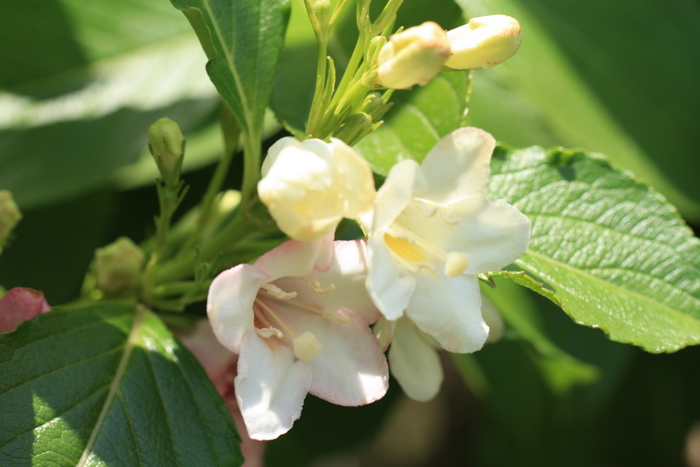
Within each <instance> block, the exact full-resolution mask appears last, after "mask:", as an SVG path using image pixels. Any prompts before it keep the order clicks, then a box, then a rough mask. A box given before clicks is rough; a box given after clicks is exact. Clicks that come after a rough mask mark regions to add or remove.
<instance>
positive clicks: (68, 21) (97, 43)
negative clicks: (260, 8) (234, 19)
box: [0, 0, 219, 211]
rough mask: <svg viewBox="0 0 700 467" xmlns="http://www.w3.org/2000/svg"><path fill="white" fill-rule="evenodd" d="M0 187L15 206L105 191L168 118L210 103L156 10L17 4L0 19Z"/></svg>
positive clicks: (187, 125) (184, 27)
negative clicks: (2, 44)
mask: <svg viewBox="0 0 700 467" xmlns="http://www.w3.org/2000/svg"><path fill="white" fill-rule="evenodd" d="M3 39H4V42H5V43H11V44H13V47H4V48H2V50H0V87H2V90H0V108H2V109H3V110H4V111H3V112H2V113H0V167H2V170H1V171H0V186H2V187H3V188H5V189H9V190H11V191H12V192H13V193H14V195H15V199H16V200H17V202H18V204H19V205H20V207H21V208H22V209H23V210H25V211H26V210H28V209H30V208H32V209H33V208H36V207H39V206H42V205H46V204H50V203H56V202H58V201H61V200H65V199H67V198H71V197H75V196H78V195H80V194H82V193H85V192H87V191H90V190H95V189H97V188H104V186H105V184H106V182H107V180H108V179H109V177H110V176H111V175H112V173H113V171H114V170H115V169H117V168H119V167H122V166H126V165H128V164H131V163H132V162H134V161H135V160H136V159H137V158H138V156H139V155H140V154H141V153H142V152H143V151H144V150H145V148H146V130H147V129H148V126H149V125H150V124H151V123H153V121H155V120H156V119H158V118H160V117H162V116H164V115H168V116H169V117H170V118H172V119H174V120H176V121H177V122H178V123H179V124H180V126H181V127H182V129H183V132H185V136H186V137H189V136H191V135H192V132H193V131H194V130H196V129H198V128H200V127H201V126H203V125H205V124H207V123H208V122H210V121H211V120H212V119H213V118H214V117H215V115H217V113H216V110H217V108H218V105H219V103H218V100H217V99H216V90H215V89H214V88H213V86H212V85H211V82H210V81H209V79H208V77H207V75H206V73H205V71H204V69H203V68H204V64H205V60H204V57H203V56H202V52H201V49H200V47H199V45H198V44H197V40H196V37H195V35H194V34H193V33H192V31H191V29H190V28H189V25H188V24H187V23H186V22H185V21H184V20H183V19H182V16H181V15H180V14H179V13H178V12H177V11H176V10H174V9H173V8H172V7H171V6H170V5H168V4H167V3H165V4H162V3H160V2H150V3H149V4H148V5H144V4H143V3H142V2H135V1H131V0H129V1H124V2H108V3H103V2H97V3H96V2H87V1H85V0H62V1H57V0H46V1H44V0H28V1H27V2H18V3H16V4H13V6H12V7H10V8H6V9H5V10H4V11H3V15H2V18H0V40H3Z"/></svg>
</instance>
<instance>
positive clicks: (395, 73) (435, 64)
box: [377, 21, 450, 89]
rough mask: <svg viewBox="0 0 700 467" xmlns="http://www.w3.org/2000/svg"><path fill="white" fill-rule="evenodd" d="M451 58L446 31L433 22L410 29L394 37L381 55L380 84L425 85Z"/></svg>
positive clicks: (379, 63) (393, 86)
mask: <svg viewBox="0 0 700 467" xmlns="http://www.w3.org/2000/svg"><path fill="white" fill-rule="evenodd" d="M449 56H450V42H449V41H448V40H447V35H446V34H445V31H444V30H443V29H442V28H441V27H440V26H439V25H438V24H437V23H433V22H430V21H428V22H425V23H423V24H421V25H420V26H415V27H412V28H408V29H406V30H405V31H402V32H400V33H398V34H394V35H393V36H391V38H390V40H389V42H387V43H386V44H385V45H384V47H382V49H381V50H380V52H379V56H378V58H377V62H378V65H379V68H378V69H377V82H378V83H379V84H380V85H381V86H384V87H385V88H390V89H407V88H410V87H411V86H413V85H416V84H420V85H421V86H422V85H425V84H427V83H428V82H429V81H430V80H431V79H433V78H434V77H435V76H436V75H437V74H438V73H439V72H440V70H441V69H442V66H443V65H444V64H445V61H446V60H447V59H448V58H449Z"/></svg>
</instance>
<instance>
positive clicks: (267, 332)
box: [255, 327, 284, 339]
mask: <svg viewBox="0 0 700 467" xmlns="http://www.w3.org/2000/svg"><path fill="white" fill-rule="evenodd" d="M255 332H256V333H257V334H258V336H260V337H262V338H263V339H269V338H270V337H272V336H275V337H276V338H278V339H282V336H283V335H284V334H282V331H280V330H279V329H277V328H273V327H269V328H262V329H258V328H255Z"/></svg>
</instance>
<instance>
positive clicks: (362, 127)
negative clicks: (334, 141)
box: [333, 113, 374, 146]
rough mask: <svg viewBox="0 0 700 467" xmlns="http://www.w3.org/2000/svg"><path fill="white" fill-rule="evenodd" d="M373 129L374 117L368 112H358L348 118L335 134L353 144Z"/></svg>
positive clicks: (350, 144)
mask: <svg viewBox="0 0 700 467" xmlns="http://www.w3.org/2000/svg"><path fill="white" fill-rule="evenodd" d="M373 129H374V124H373V123H372V117H370V116H369V115H367V114H366V113H356V114H353V115H351V116H350V117H349V118H347V119H346V120H345V122H344V123H343V125H342V126H341V127H340V128H339V129H338V131H336V132H335V134H334V135H333V136H334V137H336V138H338V139H339V140H341V141H343V142H345V143H346V144H348V145H349V146H353V145H354V144H357V142H359V141H360V140H361V139H362V138H364V137H365V136H367V135H368V134H369V133H370V132H371V131H372V130H373Z"/></svg>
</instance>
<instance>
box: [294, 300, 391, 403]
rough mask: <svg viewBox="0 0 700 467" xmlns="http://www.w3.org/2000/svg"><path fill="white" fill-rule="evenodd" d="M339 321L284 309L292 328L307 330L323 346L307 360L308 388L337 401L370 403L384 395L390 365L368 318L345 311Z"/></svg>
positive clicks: (332, 400) (319, 395) (317, 394)
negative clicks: (320, 350) (316, 355)
mask: <svg viewBox="0 0 700 467" xmlns="http://www.w3.org/2000/svg"><path fill="white" fill-rule="evenodd" d="M338 315H340V316H341V317H343V318H344V319H346V321H347V322H346V323H341V322H338V321H335V320H331V319H324V318H321V317H320V316H317V315H313V314H311V313H308V312H301V311H291V310H290V312H289V313H287V317H289V318H290V320H291V322H292V323H293V324H292V326H293V327H294V329H295V331H296V330H298V332H300V331H309V332H311V333H312V334H313V335H314V336H316V339H318V341H319V342H320V344H321V346H322V347H323V351H322V353H321V355H320V356H319V357H318V358H316V359H314V360H313V361H311V362H310V364H311V368H312V370H313V381H312V383H311V388H310V389H309V392H310V393H311V394H313V395H315V396H317V397H320V398H322V399H325V400H327V401H329V402H332V403H334V404H338V405H345V406H356V405H364V404H369V403H370V402H373V401H376V400H377V399H380V398H382V397H383V396H384V394H385V393H386V390H387V388H388V384H389V383H388V380H389V368H388V366H387V363H386V359H385V358H384V353H382V351H381V349H380V348H379V342H378V341H377V338H376V337H374V334H372V330H371V329H370V327H369V325H368V324H367V322H365V321H364V320H363V319H362V318H360V317H358V316H355V315H353V314H351V313H347V312H344V311H341V312H338Z"/></svg>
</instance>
